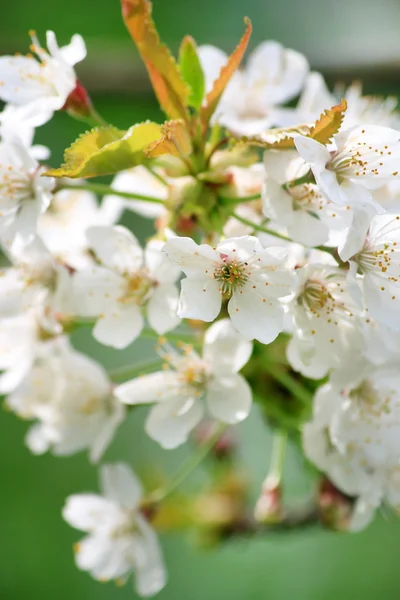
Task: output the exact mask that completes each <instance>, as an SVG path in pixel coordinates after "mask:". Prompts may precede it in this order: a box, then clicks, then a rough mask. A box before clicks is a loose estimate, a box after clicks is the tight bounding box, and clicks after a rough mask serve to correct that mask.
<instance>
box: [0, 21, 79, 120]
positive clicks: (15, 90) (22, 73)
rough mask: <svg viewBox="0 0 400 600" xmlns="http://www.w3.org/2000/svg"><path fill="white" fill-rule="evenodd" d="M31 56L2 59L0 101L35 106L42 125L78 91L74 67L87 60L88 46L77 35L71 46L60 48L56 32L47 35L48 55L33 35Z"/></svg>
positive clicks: (0, 67) (5, 57)
mask: <svg viewBox="0 0 400 600" xmlns="http://www.w3.org/2000/svg"><path fill="white" fill-rule="evenodd" d="M31 37H32V45H31V50H32V53H34V54H36V56H37V58H35V57H34V56H33V55H28V56H3V57H1V58H0V81H1V82H2V85H1V86H0V99H1V100H4V102H9V103H10V104H12V105H17V106H22V105H26V104H32V105H33V107H34V109H35V110H36V113H37V115H39V114H41V115H42V117H43V122H45V121H47V120H49V119H50V118H51V116H52V114H53V112H54V111H56V110H59V109H61V108H62V107H63V106H64V104H65V103H66V101H67V98H68V96H69V94H70V93H71V92H72V91H73V90H74V89H75V87H76V83H77V79H76V74H75V71H74V68H73V67H74V65H75V64H76V63H78V62H80V61H81V60H83V59H84V58H85V56H86V46H85V42H84V41H83V38H82V37H81V36H80V35H74V36H73V37H72V39H71V42H70V43H69V44H68V46H62V47H61V48H59V46H58V44H57V40H56V36H55V34H54V32H53V31H48V32H47V36H46V38H47V47H48V51H46V50H45V49H44V48H42V47H41V45H40V43H39V41H38V39H37V37H36V34H35V32H31Z"/></svg>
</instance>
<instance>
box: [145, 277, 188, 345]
mask: <svg viewBox="0 0 400 600" xmlns="http://www.w3.org/2000/svg"><path fill="white" fill-rule="evenodd" d="M178 302H179V294H178V290H177V288H176V286H175V285H174V284H173V283H164V284H162V285H159V286H158V287H157V288H156V289H155V290H154V292H153V294H152V296H151V298H150V300H149V302H148V304H147V318H148V320H149V324H150V327H151V328H152V329H154V331H155V332H156V333H158V334H159V335H163V334H164V333H166V332H167V331H171V330H172V329H175V327H177V326H178V325H179V323H180V321H181V319H180V317H178Z"/></svg>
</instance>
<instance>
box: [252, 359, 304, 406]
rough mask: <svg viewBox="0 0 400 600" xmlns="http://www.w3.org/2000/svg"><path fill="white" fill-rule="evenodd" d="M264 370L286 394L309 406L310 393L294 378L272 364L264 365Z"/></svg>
mask: <svg viewBox="0 0 400 600" xmlns="http://www.w3.org/2000/svg"><path fill="white" fill-rule="evenodd" d="M263 366H264V368H265V369H266V370H267V371H268V372H269V374H270V375H271V377H273V379H275V380H276V381H277V382H278V383H280V384H281V386H282V387H284V388H286V389H287V390H288V392H290V393H291V394H293V396H295V397H296V398H297V399H298V400H300V402H301V403H302V404H305V405H307V406H310V405H311V402H312V392H311V391H309V390H307V389H306V388H305V387H303V386H302V385H301V383H299V382H298V381H296V379H295V378H294V377H292V376H291V375H290V373H288V372H287V371H284V370H283V369H279V368H276V365H274V364H268V363H266V364H264V365H263Z"/></svg>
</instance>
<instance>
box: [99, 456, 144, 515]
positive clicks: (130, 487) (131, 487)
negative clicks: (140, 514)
mask: <svg viewBox="0 0 400 600" xmlns="http://www.w3.org/2000/svg"><path fill="white" fill-rule="evenodd" d="M100 480H101V490H102V492H103V494H104V496H105V497H106V498H107V499H108V500H112V501H114V502H118V504H121V505H122V506H125V507H126V508H131V509H132V508H136V507H137V505H138V504H139V501H140V498H141V497H142V495H143V488H142V484H141V483H140V481H139V479H138V477H137V476H136V475H135V473H134V472H133V471H132V469H131V468H130V467H129V466H128V465H126V464H125V463H114V464H109V465H103V466H102V467H101V470H100Z"/></svg>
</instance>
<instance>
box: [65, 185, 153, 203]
mask: <svg viewBox="0 0 400 600" xmlns="http://www.w3.org/2000/svg"><path fill="white" fill-rule="evenodd" d="M61 189H64V190H65V189H66V190H85V191H88V192H93V193H94V194H99V195H100V196H105V195H106V194H112V195H113V196H120V197H121V198H126V199H127V200H141V201H142V202H155V203H156V204H164V200H163V199H162V198H155V197H154V196H144V195H143V194H135V193H131V192H120V191H119V190H114V189H113V188H112V187H111V186H109V185H106V184H104V183H83V184H79V183H78V184H77V185H63V187H62V188H61Z"/></svg>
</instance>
